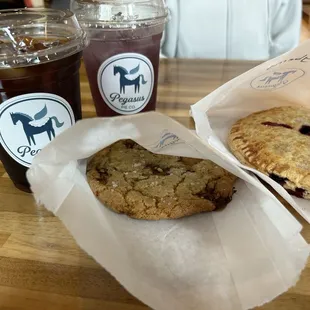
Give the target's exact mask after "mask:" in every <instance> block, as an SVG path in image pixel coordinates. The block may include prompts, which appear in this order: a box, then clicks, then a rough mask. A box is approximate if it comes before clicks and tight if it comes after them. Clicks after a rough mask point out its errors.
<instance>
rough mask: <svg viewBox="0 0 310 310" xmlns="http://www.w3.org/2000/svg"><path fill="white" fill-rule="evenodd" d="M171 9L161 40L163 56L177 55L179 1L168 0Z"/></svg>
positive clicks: (161, 54) (161, 53) (171, 56)
mask: <svg viewBox="0 0 310 310" xmlns="http://www.w3.org/2000/svg"><path fill="white" fill-rule="evenodd" d="M166 3H167V6H168V9H169V20H168V22H167V24H166V27H165V31H164V34H163V38H162V41H161V52H160V56H161V57H169V58H173V57H176V53H177V44H178V35H179V34H178V31H179V14H178V12H179V1H178V0H166Z"/></svg>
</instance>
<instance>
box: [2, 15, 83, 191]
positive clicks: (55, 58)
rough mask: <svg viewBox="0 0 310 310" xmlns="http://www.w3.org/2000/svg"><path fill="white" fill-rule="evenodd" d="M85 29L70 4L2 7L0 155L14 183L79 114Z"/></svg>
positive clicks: (20, 183) (23, 182) (22, 184)
mask: <svg viewBox="0 0 310 310" xmlns="http://www.w3.org/2000/svg"><path fill="white" fill-rule="evenodd" d="M87 44H88V41H87V37H86V32H85V31H84V30H83V29H82V28H81V27H80V26H79V23H78V21H77V20H76V17H75V16H74V14H73V13H72V12H70V11H68V10H65V11H61V10H52V9H20V10H3V11H0V142H1V147H0V159H1V161H2V163H3V165H4V167H5V169H6V171H7V173H8V174H9V176H10V178H11V179H12V181H13V182H14V184H15V186H16V187H17V188H19V189H21V190H24V191H30V188H29V183H28V181H27V178H26V171H27V169H28V168H29V167H30V165H31V163H32V160H33V158H34V157H35V156H36V155H37V154H38V153H39V152H40V150H41V149H42V148H43V147H45V146H46V145H47V144H48V143H49V142H50V141H52V140H53V139H54V137H55V136H57V135H58V134H60V133H61V132H63V131H64V130H66V129H67V128H69V127H71V126H72V125H73V124H74V123H75V121H76V120H78V119H80V118H81V117H82V114H81V97H80V79H79V68H80V63H81V56H82V50H83V49H84V47H85V46H86V45H87Z"/></svg>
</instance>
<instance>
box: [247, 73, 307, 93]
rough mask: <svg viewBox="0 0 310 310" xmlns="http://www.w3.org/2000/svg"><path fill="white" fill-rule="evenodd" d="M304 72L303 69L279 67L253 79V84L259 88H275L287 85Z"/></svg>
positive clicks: (267, 89) (266, 89)
mask: <svg viewBox="0 0 310 310" xmlns="http://www.w3.org/2000/svg"><path fill="white" fill-rule="evenodd" d="M304 74H305V72H304V71H303V70H301V69H278V70H276V71H273V72H267V73H265V74H263V75H261V76H259V77H257V78H256V79H254V80H253V81H252V83H251V86H252V87H253V88H255V89H257V90H264V91H270V90H275V89H278V88H281V87H284V86H287V85H288V84H290V83H292V82H293V81H295V80H297V79H299V78H301V77H302V76H303V75H304Z"/></svg>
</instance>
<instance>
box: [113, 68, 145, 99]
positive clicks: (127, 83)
mask: <svg viewBox="0 0 310 310" xmlns="http://www.w3.org/2000/svg"><path fill="white" fill-rule="evenodd" d="M139 70H140V64H139V65H138V66H137V67H136V68H134V69H132V70H130V71H129V72H128V71H127V70H126V69H125V68H123V67H121V66H114V75H116V74H118V73H119V75H120V81H119V82H120V93H121V94H122V93H123V94H125V87H126V86H131V85H134V86H135V93H137V92H138V93H139V92H140V79H142V81H141V82H142V85H145V84H146V83H147V81H145V79H144V75H143V74H140V75H139V76H138V77H137V78H135V79H134V80H129V79H128V78H127V77H126V75H133V74H136V73H138V72H139Z"/></svg>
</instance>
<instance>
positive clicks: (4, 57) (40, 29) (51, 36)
mask: <svg viewBox="0 0 310 310" xmlns="http://www.w3.org/2000/svg"><path fill="white" fill-rule="evenodd" d="M87 44H88V40H87V37H86V33H85V31H84V30H83V29H82V28H81V27H80V25H79V23H78V21H77V19H76V17H75V15H74V14H73V13H72V12H70V11H69V10H53V9H18V10H2V11H0V68H11V67H24V66H29V65H35V64H41V63H46V62H49V61H53V60H56V59H61V58H64V57H67V56H70V55H72V54H75V53H77V52H79V51H81V50H82V49H83V48H84V47H85V46H86V45H87Z"/></svg>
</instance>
